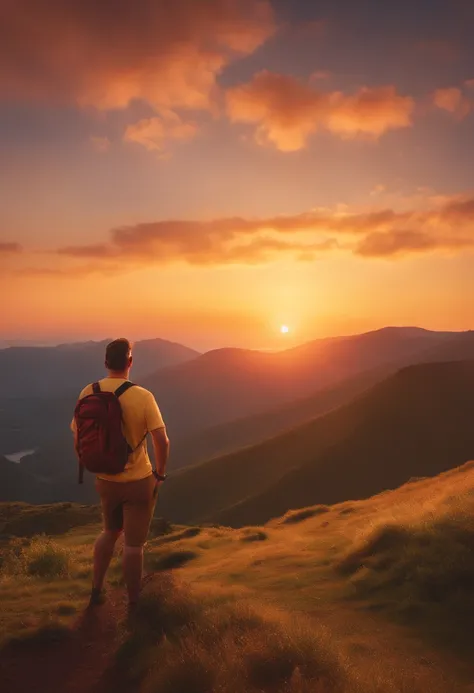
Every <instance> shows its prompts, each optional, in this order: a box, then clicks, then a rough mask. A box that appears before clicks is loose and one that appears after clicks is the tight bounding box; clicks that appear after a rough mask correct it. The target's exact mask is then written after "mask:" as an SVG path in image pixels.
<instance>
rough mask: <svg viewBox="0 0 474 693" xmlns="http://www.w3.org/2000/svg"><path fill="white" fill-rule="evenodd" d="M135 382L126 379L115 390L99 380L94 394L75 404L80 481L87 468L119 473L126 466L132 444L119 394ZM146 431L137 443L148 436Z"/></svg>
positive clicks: (95, 384) (100, 471)
mask: <svg viewBox="0 0 474 693" xmlns="http://www.w3.org/2000/svg"><path fill="white" fill-rule="evenodd" d="M133 386H134V383H131V382H130V381H128V380H127V382H125V383H123V384H122V385H120V387H119V388H117V390H115V392H102V391H101V389H100V385H99V383H94V384H93V385H92V394H90V395H86V396H85V397H82V399H80V400H79V401H78V403H77V405H76V408H75V411H74V419H75V421H76V427H77V451H78V455H79V483H80V484H82V482H83V477H84V469H87V470H88V471H89V472H92V473H93V474H120V472H123V471H124V469H125V465H126V464H127V462H128V457H129V455H130V454H131V453H132V452H135V450H136V449H137V448H135V450H134V449H133V448H131V447H130V445H129V444H128V443H127V440H126V438H125V436H124V434H123V431H122V418H123V417H122V407H121V406H120V402H119V398H120V397H121V395H123V393H124V392H126V391H127V390H129V389H130V388H131V387H133ZM145 438H146V435H145V436H144V437H143V439H142V441H141V442H140V443H139V445H138V446H137V447H140V445H141V444H142V443H143V441H144V440H145Z"/></svg>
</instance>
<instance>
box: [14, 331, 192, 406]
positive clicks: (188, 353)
mask: <svg viewBox="0 0 474 693" xmlns="http://www.w3.org/2000/svg"><path fill="white" fill-rule="evenodd" d="M108 341H110V340H105V341H103V342H83V343H77V344H61V345H59V346H54V347H31V346H28V347H27V346H21V347H9V348H7V349H0V377H1V380H2V388H1V397H2V398H10V397H14V398H19V397H48V398H51V397H55V396H60V395H64V394H67V393H72V394H74V395H75V396H77V394H78V391H79V390H81V389H82V387H84V385H86V384H87V383H89V382H91V381H93V380H96V379H98V378H101V377H103V374H104V355H105V346H106V344H107V343H108ZM196 356H199V352H197V351H194V350H193V349H189V348H188V347H185V346H183V345H182V344H175V343H173V342H168V341H166V340H163V339H150V340H144V341H140V342H137V343H136V344H135V346H134V358H135V361H136V363H135V364H134V378H135V379H137V380H139V381H140V380H142V379H143V378H144V377H145V376H147V375H148V374H149V373H153V372H154V371H156V370H158V369H159V368H165V367H168V366H173V365H176V364H179V363H182V362H184V361H188V360H191V359H194V358H195V357H196Z"/></svg>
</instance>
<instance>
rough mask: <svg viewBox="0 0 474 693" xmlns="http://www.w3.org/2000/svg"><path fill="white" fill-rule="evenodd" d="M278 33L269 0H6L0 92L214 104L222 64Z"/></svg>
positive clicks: (1, 14)
mask: <svg viewBox="0 0 474 693" xmlns="http://www.w3.org/2000/svg"><path fill="white" fill-rule="evenodd" d="M274 31H275V22H274V15H273V11H272V7H271V3H270V0H199V2H197V1H196V0H173V2H161V1H159V0H134V1H133V2H131V1H129V0H115V1H113V0H100V2H99V1H98V0H67V2H64V0H2V3H1V5H0V95H2V96H4V97H5V96H6V97H8V98H18V99H26V100H38V99H39V100H53V101H55V102H60V103H63V102H68V103H70V102H73V103H76V104H79V105H81V106H94V107H96V108H99V109H115V108H124V107H126V106H127V105H128V104H129V103H130V102H131V101H133V100H134V99H142V100H145V101H146V102H148V103H150V104H151V105H153V106H155V107H158V108H193V109H207V108H209V107H210V101H211V98H212V93H213V90H214V88H215V85H216V77H217V75H218V74H219V73H220V72H221V71H222V69H223V68H224V67H225V66H226V65H227V64H228V63H229V62H230V61H231V60H233V59H234V58H235V57H236V56H245V55H249V54H251V53H252V52H253V51H255V49H256V48H258V46H260V45H261V44H262V43H263V42H264V41H265V40H266V39H267V38H268V37H269V36H271V35H272V33H273V32H274Z"/></svg>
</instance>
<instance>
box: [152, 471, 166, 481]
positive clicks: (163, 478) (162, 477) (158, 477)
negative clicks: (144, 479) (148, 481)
mask: <svg viewBox="0 0 474 693" xmlns="http://www.w3.org/2000/svg"><path fill="white" fill-rule="evenodd" d="M153 474H154V475H155V479H156V480H157V481H166V474H158V472H157V471H154V472H153Z"/></svg>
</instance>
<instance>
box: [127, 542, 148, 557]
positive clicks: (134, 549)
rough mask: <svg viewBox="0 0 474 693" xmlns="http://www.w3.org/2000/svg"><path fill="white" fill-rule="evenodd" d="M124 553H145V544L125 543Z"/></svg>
mask: <svg viewBox="0 0 474 693" xmlns="http://www.w3.org/2000/svg"><path fill="white" fill-rule="evenodd" d="M123 550H124V553H127V554H129V555H132V554H135V555H137V554H140V553H143V544H127V543H126V544H125V546H124V547H123Z"/></svg>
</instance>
